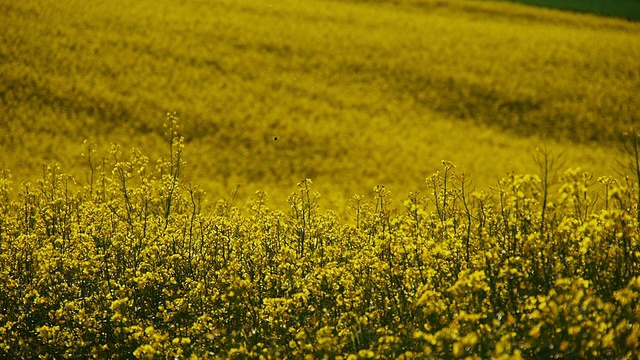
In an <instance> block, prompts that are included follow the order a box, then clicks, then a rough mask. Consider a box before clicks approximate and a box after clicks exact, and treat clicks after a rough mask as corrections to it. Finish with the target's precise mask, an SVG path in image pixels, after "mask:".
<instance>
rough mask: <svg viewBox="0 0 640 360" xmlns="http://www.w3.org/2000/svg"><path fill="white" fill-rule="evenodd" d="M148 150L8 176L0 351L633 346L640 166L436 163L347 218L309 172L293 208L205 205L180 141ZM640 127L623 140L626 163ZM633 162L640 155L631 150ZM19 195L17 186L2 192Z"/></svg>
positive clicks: (387, 351)
mask: <svg viewBox="0 0 640 360" xmlns="http://www.w3.org/2000/svg"><path fill="white" fill-rule="evenodd" d="M169 120H170V126H168V134H169V136H168V138H169V139H170V141H168V143H169V152H168V155H167V157H166V158H165V159H160V160H159V161H157V162H155V163H154V162H150V161H149V159H148V158H147V157H145V156H144V155H143V154H142V153H141V152H140V151H137V150H134V151H133V152H132V153H131V154H130V155H126V154H122V152H121V151H120V149H119V147H118V146H115V145H114V147H113V148H112V149H111V151H110V153H109V154H108V156H107V157H105V160H104V161H103V162H96V154H94V153H93V152H92V151H91V149H90V148H89V147H87V148H86V152H85V159H86V160H87V167H89V168H90V170H91V171H90V172H91V179H92V180H91V181H90V182H89V183H88V184H86V185H84V186H78V185H76V184H75V181H74V179H73V178H72V177H70V176H69V175H67V174H65V173H63V172H61V171H60V169H59V168H56V167H48V168H46V169H45V172H44V174H43V176H42V178H41V179H39V180H38V181H36V182H35V183H24V184H21V185H19V186H17V187H16V188H15V189H14V188H13V187H12V186H13V185H12V184H11V181H10V176H9V174H8V173H6V172H5V173H3V176H2V181H1V182H0V275H1V276H0V287H1V288H2V289H3V291H2V292H1V293H0V309H1V310H2V311H1V312H0V357H3V358H33V357H40V358H87V357H96V358H130V357H132V356H135V357H137V358H146V359H154V358H194V359H195V358H265V359H266V358H276V359H277V358H342V359H345V358H346V359H359V358H394V359H411V358H421V359H422V358H434V359H443V358H446V359H450V358H471V359H475V358H477V359H482V358H496V359H511V358H523V359H527V358H574V359H590V358H616V359H620V358H633V357H636V356H637V355H638V354H640V341H638V338H639V336H640V334H638V329H639V328H640V305H639V304H640V302H639V301H638V299H639V297H640V266H639V265H640V236H639V235H640V234H639V230H638V229H639V226H638V225H639V219H640V215H639V214H640V213H639V212H638V209H639V208H640V198H639V197H638V194H639V193H640V178H638V177H636V175H632V176H625V177H618V178H614V177H603V178H599V179H593V178H592V177H591V175H590V174H589V173H585V172H583V171H580V170H579V169H569V170H566V171H565V172H564V173H562V174H561V175H560V176H559V177H558V178H555V177H554V176H551V175H550V176H547V175H544V174H552V173H553V172H554V169H555V167H554V166H553V165H552V164H551V163H552V162H551V161H550V160H552V159H554V157H553V156H551V155H550V154H548V153H544V152H543V153H541V154H540V155H539V157H538V159H539V162H540V163H541V164H546V165H543V168H542V169H543V170H544V171H542V174H543V175H542V176H537V175H518V174H510V175H509V176H507V177H505V178H503V179H502V180H500V181H499V183H498V184H497V185H496V186H494V187H492V188H491V189H489V190H486V191H472V190H471V189H469V188H468V185H469V180H468V178H467V177H465V175H464V173H463V172H461V171H460V170H458V169H457V167H456V166H455V165H454V164H453V163H451V162H449V161H443V162H442V168H441V170H440V171H439V172H437V173H435V174H433V175H432V176H430V177H428V178H427V179H426V182H425V186H424V191H423V193H419V192H412V193H411V194H410V195H409V196H408V197H407V198H406V200H404V201H403V202H402V206H400V207H399V208H395V209H394V208H392V207H391V206H390V194H389V191H388V190H387V189H386V188H385V187H383V186H378V187H376V188H374V189H373V191H372V193H371V195H369V196H366V197H364V196H356V197H354V198H353V199H352V200H351V202H350V205H351V210H352V215H353V218H352V219H351V221H344V220H340V219H339V218H338V217H337V216H336V214H335V213H333V212H331V211H320V209H319V207H318V206H319V199H318V196H319V195H318V194H317V193H316V192H315V191H314V190H313V184H312V181H311V180H309V179H307V180H304V181H302V182H300V183H299V184H298V185H297V187H296V188H295V189H293V193H292V195H291V196H290V197H289V198H288V203H289V205H290V208H289V210H288V211H279V210H272V209H271V208H270V207H269V202H268V198H267V195H266V194H265V193H264V192H258V193H256V194H255V197H254V200H253V201H252V202H251V203H250V204H249V205H248V207H247V208H245V209H241V208H238V207H236V206H235V205H234V204H233V203H230V202H227V201H220V202H217V203H215V204H212V205H210V206H207V205H206V201H205V199H204V198H203V194H202V191H201V190H200V189H198V188H197V187H196V186H194V185H191V184H187V183H184V182H182V176H183V175H184V173H185V172H184V171H185V168H184V161H185V159H184V143H183V139H182V138H181V137H180V136H179V134H178V133H177V132H176V129H177V127H176V126H177V123H176V122H175V120H176V119H175V118H174V117H173V115H170V116H169ZM639 142H640V135H639V134H637V133H635V134H630V135H629V137H628V138H627V144H628V145H629V149H630V150H631V152H630V153H629V154H630V155H632V157H631V160H633V161H632V162H631V165H630V170H635V171H637V170H638V162H637V154H638V150H640V148H639V146H640V144H639ZM634 156H635V157H634ZM12 194H17V199H16V200H11V198H12Z"/></svg>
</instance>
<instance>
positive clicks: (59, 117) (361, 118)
mask: <svg viewBox="0 0 640 360" xmlns="http://www.w3.org/2000/svg"><path fill="white" fill-rule="evenodd" d="M0 4H1V5H0V6H2V12H1V15H0V17H1V18H0V24H1V25H0V27H1V29H2V34H3V35H2V42H1V48H0V51H1V56H2V62H1V67H0V86H1V88H0V94H2V96H1V97H0V104H1V106H2V111H1V113H2V115H0V116H2V121H0V126H1V132H0V134H1V135H0V136H2V139H0V146H1V147H2V151H1V152H0V154H1V155H0V157H1V158H0V165H1V166H2V167H3V168H10V169H12V170H13V173H14V176H15V178H16V179H20V181H26V180H30V179H31V178H33V176H38V175H39V174H40V169H41V166H42V165H43V164H52V163H54V162H57V163H60V164H62V165H63V167H64V168H66V169H69V171H70V172H72V173H76V172H79V171H84V170H83V169H84V167H83V166H84V164H83V160H82V159H81V158H80V157H79V156H78V155H77V154H78V153H80V150H79V148H80V145H81V144H82V143H83V141H84V140H89V141H90V142H92V143H95V144H96V147H97V148H99V149H100V150H102V151H103V152H104V151H107V150H108V149H109V147H110V143H111V142H113V141H117V142H119V143H121V144H122V146H123V147H124V148H125V149H130V148H132V147H137V148H142V149H145V151H146V152H147V153H148V154H149V155H150V156H154V157H159V156H160V155H161V153H162V151H161V147H160V146H159V145H158V144H159V143H161V140H160V139H161V137H162V136H161V135H162V133H161V131H160V130H158V129H160V128H161V124H162V122H163V118H164V114H165V113H166V112H167V111H176V112H177V113H178V114H179V116H180V117H181V119H182V122H183V124H182V129H181V131H182V134H183V135H184V137H185V139H186V141H187V142H188V143H189V145H190V146H189V149H190V152H191V155H192V159H193V160H192V163H191V164H190V166H191V168H192V172H191V174H192V176H193V178H194V180H195V179H197V180H198V183H200V184H202V186H203V187H204V188H206V189H207V192H208V193H210V194H212V196H213V197H215V198H219V197H229V196H230V195H229V194H230V193H232V192H234V191H235V189H236V188H237V185H238V184H240V185H242V186H241V187H240V190H239V191H238V198H239V199H242V200H243V201H244V200H246V199H248V198H249V197H250V196H251V194H253V192H254V191H256V190H266V191H268V192H269V193H270V194H272V195H273V197H274V198H276V197H277V198H286V196H287V194H288V192H289V189H290V188H291V186H294V185H295V184H296V183H297V182H298V181H299V180H300V179H304V178H313V179H315V180H316V184H317V186H318V189H319V190H321V191H322V193H323V194H325V195H324V196H325V201H326V202H327V204H329V205H330V206H336V207H340V206H342V205H341V204H342V203H343V201H342V199H344V198H345V197H350V196H351V195H353V194H355V193H360V194H364V193H367V192H368V191H369V189H370V188H372V187H373V186H375V185H377V184H385V185H386V186H387V187H388V188H389V189H391V190H392V191H393V192H394V193H395V194H398V195H405V194H406V192H407V191H409V190H407V187H409V188H415V187H418V186H420V184H421V183H422V178H423V177H424V176H425V174H429V173H432V172H433V171H436V170H437V165H438V163H439V161H440V159H451V160H453V161H455V162H456V163H457V164H458V165H459V166H461V167H464V168H465V169H467V171H468V172H470V173H471V174H472V175H473V178H474V183H475V184H476V185H478V186H483V187H486V186H490V185H492V184H494V183H495V182H496V181H497V180H498V179H499V178H500V177H502V176H503V175H505V174H506V173H508V172H510V171H516V172H532V171H534V170H535V164H533V162H532V161H531V153H532V152H533V150H534V149H535V148H536V147H541V146H544V145H545V144H546V145H547V146H548V147H549V148H551V149H554V150H555V151H556V152H564V153H565V158H566V160H567V161H568V162H569V163H571V164H573V165H574V166H582V167H583V168H589V169H590V170H591V171H595V172H597V173H599V174H606V173H610V172H611V171H612V166H613V165H615V161H613V159H614V158H615V157H616V156H617V155H618V154H617V152H616V151H615V150H614V148H615V146H616V145H615V144H616V142H617V137H618V135H619V134H620V133H621V132H623V131H624V130H626V128H627V127H628V126H630V125H631V124H632V123H633V122H634V116H637V114H638V113H639V111H638V110H639V109H638V106H639V105H638V104H640V101H639V99H638V97H639V96H640V95H638V94H640V92H639V91H638V71H639V70H638V66H637V61H636V59H638V58H640V36H638V34H639V33H640V31H638V27H639V26H640V25H638V24H635V23H630V22H626V21H623V20H616V19H609V18H598V17H595V16H589V15H575V14H567V13H562V12H559V11H552V10H545V9H538V8H528V7H525V6H517V5H513V4H506V3H491V2H485V1H482V2H473V1H448V2H446V3H443V2H438V1H430V0H425V1H400V2H396V3H394V2H344V1H310V2H306V3H305V4H304V5H302V4H298V3H297V2H293V1H280V2H278V3H275V4H271V3H267V2H261V1H258V2H256V1H224V0H223V1H215V2H212V1H195V0H194V1H183V2H175V1H169V0H160V1H129V0H125V1H120V2H117V3H116V2H114V1H103V2H100V3H97V4H94V3H92V4H88V3H86V2H82V1H78V0H71V1H65V2H59V1H52V0H44V1H40V2H38V3H35V2H14V1H6V0H5V1H0ZM276 138H277V140H275V139H276ZM76 176H77V177H79V178H80V177H83V176H84V174H77V173H76ZM278 203H279V204H280V205H285V206H286V204H284V202H283V201H278ZM342 210H343V211H344V207H343V206H342Z"/></svg>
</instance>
